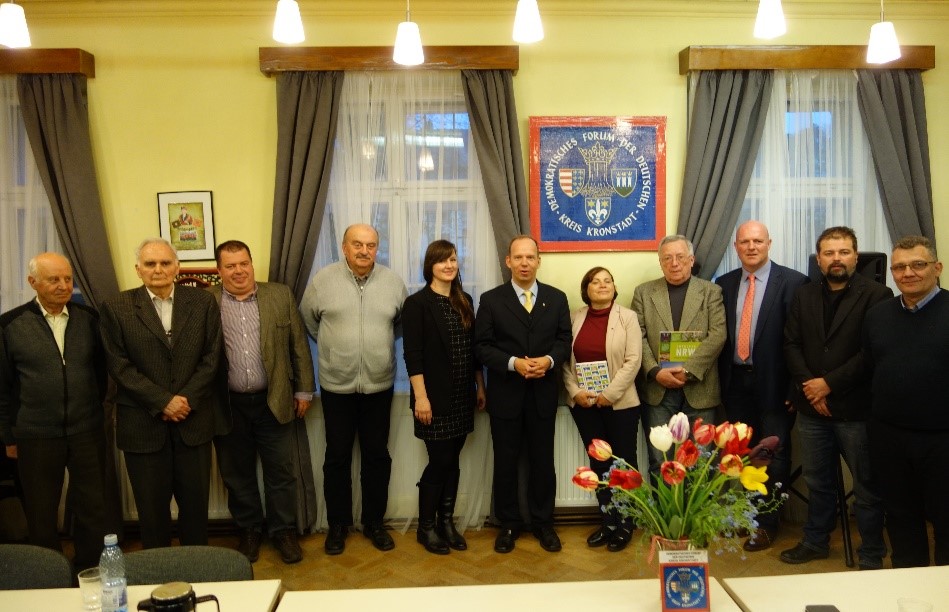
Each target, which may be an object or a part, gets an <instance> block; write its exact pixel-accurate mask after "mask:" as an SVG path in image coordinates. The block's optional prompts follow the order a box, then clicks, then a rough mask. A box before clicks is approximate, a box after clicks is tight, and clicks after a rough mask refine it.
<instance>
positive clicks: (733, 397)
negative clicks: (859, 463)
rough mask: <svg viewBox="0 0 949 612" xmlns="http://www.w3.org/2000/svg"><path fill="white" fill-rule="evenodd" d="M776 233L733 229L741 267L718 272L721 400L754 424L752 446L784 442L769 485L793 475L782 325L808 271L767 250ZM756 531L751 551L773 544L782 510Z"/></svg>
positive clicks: (760, 227) (755, 227) (745, 226)
mask: <svg viewBox="0 0 949 612" xmlns="http://www.w3.org/2000/svg"><path fill="white" fill-rule="evenodd" d="M770 248H771V237H770V235H769V234H768V228H767V227H765V226H764V224H762V223H760V222H758V221H748V222H746V223H742V224H741V225H740V226H738V230H737V231H736V232H735V252H736V253H738V259H739V260H741V267H740V268H738V269H736V270H732V271H731V272H729V273H727V274H723V275H722V276H720V277H719V278H718V279H717V280H716V281H715V282H716V283H718V284H719V286H721V288H722V299H723V301H724V302H725V320H726V329H727V331H728V337H727V339H726V340H725V346H724V347H723V348H722V352H721V354H720V355H719V360H718V364H719V377H720V378H721V384H722V403H723V404H724V405H725V415H726V417H727V418H728V420H729V421H732V422H734V421H741V422H743V423H746V424H748V425H750V426H751V427H752V428H753V429H754V436H753V438H752V444H757V443H758V442H759V441H760V440H761V439H762V438H765V437H768V436H777V437H778V438H779V439H780V440H781V447H780V448H779V450H778V452H777V454H776V455H775V457H774V461H772V463H771V465H770V466H768V476H769V477H768V488H769V490H770V491H771V492H772V494H773V493H774V487H775V485H777V484H779V483H780V484H782V485H786V484H787V481H788V478H789V477H790V467H791V464H790V442H791V440H790V437H791V428H792V427H793V426H794V412H793V408H791V406H790V402H789V400H790V395H789V393H790V386H789V385H790V376H789V374H788V369H787V364H786V363H785V361H784V349H783V347H784V324H785V321H786V320H787V315H788V312H789V311H790V309H791V300H792V299H793V297H794V292H795V290H796V289H797V288H798V287H800V286H801V285H804V284H805V283H807V282H808V279H807V277H806V276H804V275H803V274H801V273H800V272H797V271H796V270H792V269H790V268H785V267H784V266H779V265H778V264H776V263H774V262H772V261H771V260H770V258H769V256H768V251H769V250H770ZM758 524H759V525H758V530H757V531H756V532H755V533H754V534H753V535H752V537H750V538H749V539H748V540H747V541H745V544H744V549H745V550H747V551H750V552H754V551H758V550H765V549H766V548H769V547H770V546H771V544H772V542H773V541H774V538H775V537H776V536H777V531H778V515H777V512H769V513H767V514H761V515H759V516H758Z"/></svg>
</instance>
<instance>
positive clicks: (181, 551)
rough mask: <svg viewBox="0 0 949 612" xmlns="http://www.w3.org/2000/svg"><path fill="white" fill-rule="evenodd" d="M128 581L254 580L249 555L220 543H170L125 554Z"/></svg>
mask: <svg viewBox="0 0 949 612" xmlns="http://www.w3.org/2000/svg"><path fill="white" fill-rule="evenodd" d="M125 577H126V579H127V580H128V584H130V585H134V584H164V583H166V582H189V583H195V582H228V581H235V580H253V579H254V568H253V566H251V564H250V561H248V560H247V557H245V556H244V555H242V554H241V553H239V552H237V551H236V550H232V549H230V548H220V547H217V546H169V547H167V548H149V549H147V550H137V551H134V552H130V553H127V554H126V555H125Z"/></svg>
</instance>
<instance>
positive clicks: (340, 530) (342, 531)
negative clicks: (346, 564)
mask: <svg viewBox="0 0 949 612" xmlns="http://www.w3.org/2000/svg"><path fill="white" fill-rule="evenodd" d="M347 535H349V527H347V526H345V525H330V528H329V531H327V532H326V542H325V543H324V544H323V546H324V548H326V554H328V555H341V554H342V553H343V551H344V550H346V536H347Z"/></svg>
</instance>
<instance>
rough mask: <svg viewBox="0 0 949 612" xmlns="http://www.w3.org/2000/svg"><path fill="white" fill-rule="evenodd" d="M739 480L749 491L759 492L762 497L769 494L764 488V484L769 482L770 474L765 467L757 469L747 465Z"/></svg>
mask: <svg viewBox="0 0 949 612" xmlns="http://www.w3.org/2000/svg"><path fill="white" fill-rule="evenodd" d="M738 479H739V480H740V481H741V484H742V486H743V487H745V488H746V489H748V490H749V491H757V492H758V493H761V494H762V495H764V494H766V493H767V492H768V490H767V489H766V488H765V486H764V483H766V482H767V481H768V473H767V468H766V467H765V466H761V467H755V466H753V465H746V466H745V467H744V468H742V470H741V476H739V477H738Z"/></svg>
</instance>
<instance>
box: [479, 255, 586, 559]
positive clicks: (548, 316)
mask: <svg viewBox="0 0 949 612" xmlns="http://www.w3.org/2000/svg"><path fill="white" fill-rule="evenodd" d="M506 264H507V267H508V268H510V269H511V275H512V279H511V282H510V283H504V284H502V285H499V286H498V287H495V288H494V289H491V290H489V291H487V292H485V293H484V294H483V295H482V296H481V304H480V306H479V307H478V316H477V319H476V321H475V353H476V355H477V357H478V359H479V360H480V361H481V363H483V364H484V365H485V367H487V369H488V380H487V407H488V414H489V415H490V417H491V437H492V440H493V444H494V512H495V515H496V516H497V518H498V520H499V521H500V522H501V531H500V533H499V534H498V536H497V538H496V540H495V542H494V550H495V551H497V552H500V553H508V552H511V551H512V550H514V541H515V540H516V539H517V537H518V535H519V534H520V528H521V513H520V509H519V505H518V477H517V474H518V469H517V466H518V459H519V456H520V452H521V448H523V447H525V446H526V448H527V452H528V460H529V462H530V476H529V480H528V495H527V505H528V509H529V511H530V517H531V527H532V531H533V534H534V536H535V537H536V538H537V539H538V540H539V541H540V545H541V547H542V548H543V549H544V550H546V551H548V552H556V551H559V550H560V548H561V544H560V538H559V537H558V536H557V533H556V532H555V531H554V528H553V513H554V496H555V495H556V492H557V483H556V473H555V471H554V417H555V415H556V412H557V401H558V394H559V391H560V381H561V379H560V376H559V375H558V374H559V372H558V370H559V368H560V366H561V365H562V364H563V363H564V362H565V361H567V360H568V359H569V358H570V347H571V344H572V342H573V336H572V334H571V330H570V309H569V308H568V306H567V296H566V295H564V293H563V291H560V290H559V289H556V288H554V287H551V286H550V285H545V284H543V283H539V282H537V269H538V268H539V267H540V254H539V253H538V251H537V243H536V242H535V241H534V239H533V238H531V237H530V236H517V237H515V238H514V239H513V240H512V241H511V244H510V246H509V247H508V256H507V258H506ZM554 366H557V369H554Z"/></svg>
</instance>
